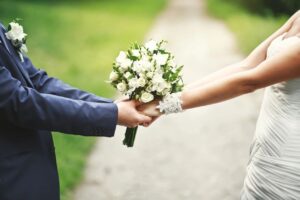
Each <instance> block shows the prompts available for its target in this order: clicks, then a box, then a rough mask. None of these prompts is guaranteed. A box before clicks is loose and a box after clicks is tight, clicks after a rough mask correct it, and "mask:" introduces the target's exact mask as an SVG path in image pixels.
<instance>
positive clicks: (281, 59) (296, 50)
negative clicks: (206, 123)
mask: <svg viewBox="0 0 300 200" xmlns="http://www.w3.org/2000/svg"><path fill="white" fill-rule="evenodd" d="M297 77H300V41H299V42H296V43H295V44H293V45H292V46H291V47H290V48H289V49H288V50H285V51H284V52H282V53H280V54H278V55H277V56H274V57H273V58H270V59H268V60H266V61H264V62H262V63H260V64H259V65H258V66H257V67H256V68H253V69H251V70H248V71H245V72H240V73H236V74H233V75H231V76H228V77H225V78H223V79H220V80H218V81H214V82H212V83H210V84H206V85H204V86H202V87H199V88H195V89H193V90H187V91H184V92H183V93H182V100H183V105H182V107H183V109H190V108H195V107H200V106H205V105H209V104H214V103H218V102H222V101H226V100H228V99H232V98H234V97H237V96H240V95H243V94H246V93H250V92H253V91H255V90H257V89H260V88H264V87H267V86H270V85H273V84H275V83H279V82H282V81H287V80H291V79H295V78H297Z"/></svg>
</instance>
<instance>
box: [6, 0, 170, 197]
mask: <svg viewBox="0 0 300 200" xmlns="http://www.w3.org/2000/svg"><path fill="white" fill-rule="evenodd" d="M53 2H54V1H52V0H47V1H38V0H26V1H25V0H18V1H17V0H1V2H0V10H1V12H0V19H1V21H2V23H3V24H4V25H7V24H8V23H9V22H11V21H12V20H13V19H15V18H22V19H23V20H22V21H20V23H21V24H22V25H23V26H24V28H25V32H26V33H27V34H28V37H27V46H28V49H29V56H30V58H31V59H32V61H33V63H34V64H35V65H36V66H37V67H38V68H43V69H46V70H47V72H48V73H49V75H50V76H55V77H58V78H60V79H62V80H64V81H65V82H67V83H69V84H72V85H73V86H76V87H79V88H81V89H84V90H87V91H90V92H93V93H96V94H97V95H101V96H110V97H112V96H113V95H114V90H113V88H112V87H110V86H109V84H107V83H106V82H105V81H106V80H107V79H108V78H107V77H108V75H109V72H110V70H111V65H112V62H113V60H114V58H115V57H116V54H117V53H118V52H119V51H120V50H121V49H124V48H126V47H127V46H128V45H129V44H131V42H132V41H139V42H141V41H142V40H143V37H144V34H145V33H146V31H147V30H148V28H149V25H150V24H151V23H152V22H153V19H154V16H155V15H156V14H157V12H158V11H159V10H161V8H162V7H163V6H164V3H165V1H164V0H126V1H125V0H99V1H87V2H88V3H87V2H86V1H83V0H78V1H72V4H71V3H70V2H68V0H66V1H65V0H64V1H56V2H55V3H53ZM99 123H101V122H99ZM93 143H94V139H93V138H83V137H80V136H66V135H62V134H55V145H56V152H57V158H58V165H59V173H60V178H61V193H62V199H66V196H67V193H68V191H69V190H70V189H71V188H73V187H74V186H75V185H76V184H77V183H78V182H79V181H80V179H81V177H82V170H83V168H84V163H85V160H86V156H87V155H88V153H89V152H90V150H91V148H92V146H93Z"/></svg>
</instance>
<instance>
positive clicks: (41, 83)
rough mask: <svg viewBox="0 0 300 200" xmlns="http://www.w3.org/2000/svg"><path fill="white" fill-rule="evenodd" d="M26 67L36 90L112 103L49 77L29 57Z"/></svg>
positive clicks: (25, 61)
mask: <svg viewBox="0 0 300 200" xmlns="http://www.w3.org/2000/svg"><path fill="white" fill-rule="evenodd" d="M23 65H24V68H25V69H26V70H27V72H28V74H29V76H30V79H31V81H32V83H33V84H34V87H35V89H36V90H38V91H39V92H41V93H46V94H53V95H57V96H62V97H66V98H71V99H76V100H83V101H89V102H98V103H112V100H110V99H106V98H103V97H99V96H96V95H94V94H91V93H88V92H85V91H82V90H80V89H78V88H74V87H71V86H70V85H68V84H66V83H64V82H63V81H61V80H58V79H56V78H52V77H49V76H48V75H47V73H46V72H45V71H43V70H38V69H36V68H35V67H34V66H33V64H32V63H31V61H30V60H29V58H27V57H25V58H24V63H23Z"/></svg>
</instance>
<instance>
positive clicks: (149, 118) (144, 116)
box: [138, 114, 152, 124]
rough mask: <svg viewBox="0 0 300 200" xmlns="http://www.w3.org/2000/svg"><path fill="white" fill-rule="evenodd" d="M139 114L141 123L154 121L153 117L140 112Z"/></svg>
mask: <svg viewBox="0 0 300 200" xmlns="http://www.w3.org/2000/svg"><path fill="white" fill-rule="evenodd" d="M138 115H139V116H138V120H139V124H143V123H150V122H151V121H152V118H151V117H148V116H146V115H142V114H138Z"/></svg>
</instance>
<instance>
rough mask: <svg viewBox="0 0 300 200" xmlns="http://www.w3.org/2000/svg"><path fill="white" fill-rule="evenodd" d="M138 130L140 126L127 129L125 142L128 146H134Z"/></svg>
mask: <svg viewBox="0 0 300 200" xmlns="http://www.w3.org/2000/svg"><path fill="white" fill-rule="evenodd" d="M137 130H138V126H137V127H135V128H127V129H126V132H125V138H124V140H123V144H124V145H125V146H127V147H133V145H134V140H135V137H136V133H137Z"/></svg>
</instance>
